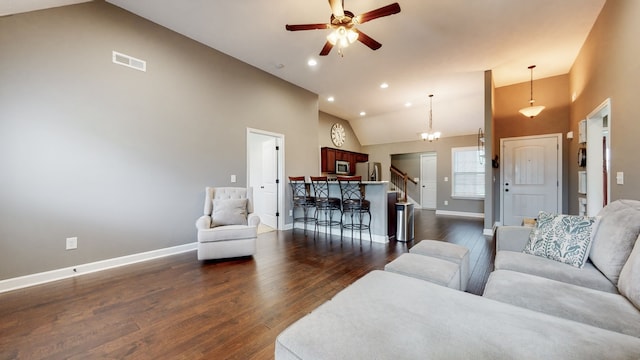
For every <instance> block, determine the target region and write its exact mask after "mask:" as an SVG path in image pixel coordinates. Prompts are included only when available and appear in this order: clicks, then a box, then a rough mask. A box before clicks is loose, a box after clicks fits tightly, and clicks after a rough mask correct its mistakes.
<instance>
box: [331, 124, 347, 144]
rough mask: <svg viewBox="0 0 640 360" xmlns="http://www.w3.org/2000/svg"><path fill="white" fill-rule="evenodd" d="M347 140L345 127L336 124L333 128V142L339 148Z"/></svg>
mask: <svg viewBox="0 0 640 360" xmlns="http://www.w3.org/2000/svg"><path fill="white" fill-rule="evenodd" d="M346 138H347V134H346V133H345V131H344V127H342V125H341V124H338V123H335V124H333V126H332V127H331V141H333V144H334V145H335V146H337V147H340V146H342V145H344V141H345V140H346Z"/></svg>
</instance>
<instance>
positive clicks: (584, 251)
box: [523, 211, 599, 268]
mask: <svg viewBox="0 0 640 360" xmlns="http://www.w3.org/2000/svg"><path fill="white" fill-rule="evenodd" d="M598 220H599V218H597V217H588V216H575V215H558V214H549V213H547V212H545V211H541V212H540V214H538V221H537V222H536V227H535V228H534V229H533V231H531V234H530V235H529V241H528V242H527V245H526V246H525V248H524V250H523V252H524V253H525V254H531V255H536V256H541V257H544V258H547V259H551V260H555V261H559V262H562V263H565V264H569V265H572V266H575V267H577V268H582V267H583V266H584V264H585V262H586V261H587V258H588V257H589V249H590V248H591V240H592V239H593V235H594V234H595V232H596V228H597V226H598Z"/></svg>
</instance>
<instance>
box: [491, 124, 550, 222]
mask: <svg viewBox="0 0 640 360" xmlns="http://www.w3.org/2000/svg"><path fill="white" fill-rule="evenodd" d="M561 139H562V135H561V134H552V135H541V136H531V137H522V138H507V139H502V140H500V142H501V149H502V154H501V158H502V171H501V172H502V174H501V179H502V184H501V195H500V197H501V199H502V206H501V208H502V224H503V225H521V224H522V220H523V218H525V217H528V218H535V217H537V216H538V212H539V211H541V210H544V211H548V212H553V213H559V212H560V211H561V208H562V188H561V184H562V181H561V176H562V171H561V167H560V164H561V158H562V157H561Z"/></svg>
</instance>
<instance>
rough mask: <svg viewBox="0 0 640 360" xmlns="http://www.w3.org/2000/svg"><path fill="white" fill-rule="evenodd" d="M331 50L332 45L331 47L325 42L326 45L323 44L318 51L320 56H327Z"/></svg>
mask: <svg viewBox="0 0 640 360" xmlns="http://www.w3.org/2000/svg"><path fill="white" fill-rule="evenodd" d="M331 49H333V45H331V43H330V42H328V41H327V43H326V44H324V47H323V48H322V50H321V51H320V56H327V55H329V52H330V51H331Z"/></svg>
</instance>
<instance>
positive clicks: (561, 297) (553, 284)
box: [482, 270, 640, 337]
mask: <svg viewBox="0 0 640 360" xmlns="http://www.w3.org/2000/svg"><path fill="white" fill-rule="evenodd" d="M482 296H483V297H487V298H490V299H494V300H498V301H502V302H505V303H508V304H512V305H516V306H520V307H523V308H527V309H530V310H534V311H539V312H542V313H545V314H549V315H553V316H558V317H561V318H565V319H568V320H574V321H578V322H581V323H584V324H588V325H593V326H596V327H599V328H602V329H607V330H611V331H615V332H619V333H623V334H627V335H631V336H635V337H640V311H638V309H636V307H635V306H633V304H631V303H630V302H629V301H628V300H627V299H626V298H625V297H624V296H622V295H619V294H611V293H606V292H602V291H598V290H593V289H587V288H585V287H581V286H576V285H572V284H567V283H563V282H560V281H555V280H550V279H545V278H542V277H539V276H534V275H529V274H524V273H519V272H515V271H509V270H496V271H494V272H492V273H491V275H490V276H489V280H488V281H487V285H486V287H485V290H484V294H483V295H482Z"/></svg>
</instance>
